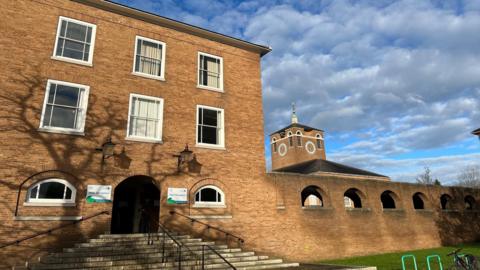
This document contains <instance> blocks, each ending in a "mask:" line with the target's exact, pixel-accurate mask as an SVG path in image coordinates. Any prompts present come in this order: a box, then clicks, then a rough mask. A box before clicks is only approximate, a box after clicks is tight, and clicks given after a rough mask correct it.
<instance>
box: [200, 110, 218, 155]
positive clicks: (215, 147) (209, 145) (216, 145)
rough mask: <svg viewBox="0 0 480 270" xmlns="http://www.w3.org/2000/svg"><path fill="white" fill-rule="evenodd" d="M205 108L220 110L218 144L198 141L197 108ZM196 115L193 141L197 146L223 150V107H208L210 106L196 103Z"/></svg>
mask: <svg viewBox="0 0 480 270" xmlns="http://www.w3.org/2000/svg"><path fill="white" fill-rule="evenodd" d="M200 108H202V109H207V110H215V111H217V112H220V115H221V116H220V123H221V126H220V128H219V129H220V132H219V133H220V134H219V138H218V140H219V144H209V143H201V142H199V141H198V125H199V120H200V119H199V115H198V109H200ZM196 111H197V112H196V113H197V117H196V122H195V142H196V145H195V146H197V147H203V148H212V149H220V150H225V111H224V109H221V108H216V107H210V106H205V105H197V109H196Z"/></svg>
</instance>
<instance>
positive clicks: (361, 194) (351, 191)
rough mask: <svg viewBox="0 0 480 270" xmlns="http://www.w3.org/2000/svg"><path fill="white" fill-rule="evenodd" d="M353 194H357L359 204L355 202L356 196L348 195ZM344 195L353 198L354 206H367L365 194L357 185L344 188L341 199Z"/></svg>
mask: <svg viewBox="0 0 480 270" xmlns="http://www.w3.org/2000/svg"><path fill="white" fill-rule="evenodd" d="M354 194H356V195H357V196H358V199H359V200H360V201H359V202H360V205H358V204H355V203H358V201H357V198H351V197H350V196H353V197H354ZM344 197H349V198H350V199H352V200H353V202H354V208H366V207H368V205H367V195H366V194H365V193H364V192H363V191H362V190H361V189H359V188H357V187H349V188H347V189H346V190H345V192H344V193H343V197H342V200H343V199H344Z"/></svg>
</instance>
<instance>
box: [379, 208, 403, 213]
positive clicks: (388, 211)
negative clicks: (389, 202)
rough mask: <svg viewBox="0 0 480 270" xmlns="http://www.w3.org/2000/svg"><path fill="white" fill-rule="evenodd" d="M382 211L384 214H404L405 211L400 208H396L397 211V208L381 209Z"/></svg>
mask: <svg viewBox="0 0 480 270" xmlns="http://www.w3.org/2000/svg"><path fill="white" fill-rule="evenodd" d="M382 211H383V212H385V213H395V212H397V213H398V212H405V210H404V209H401V208H398V209H397V208H384V209H382Z"/></svg>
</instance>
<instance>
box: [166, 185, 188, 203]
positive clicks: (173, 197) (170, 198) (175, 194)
mask: <svg viewBox="0 0 480 270" xmlns="http://www.w3.org/2000/svg"><path fill="white" fill-rule="evenodd" d="M186 203H188V192H187V189H186V188H168V194H167V204H186Z"/></svg>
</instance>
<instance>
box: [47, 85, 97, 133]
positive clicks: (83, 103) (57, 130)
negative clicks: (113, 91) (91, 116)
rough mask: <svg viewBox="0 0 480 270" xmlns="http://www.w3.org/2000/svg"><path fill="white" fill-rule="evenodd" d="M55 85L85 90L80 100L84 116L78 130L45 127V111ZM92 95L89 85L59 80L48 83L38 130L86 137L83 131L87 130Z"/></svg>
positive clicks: (81, 117)
mask: <svg viewBox="0 0 480 270" xmlns="http://www.w3.org/2000/svg"><path fill="white" fill-rule="evenodd" d="M52 83H53V84H57V85H58V84H60V85H66V86H71V87H76V88H83V95H82V97H81V100H80V108H82V115H81V116H80V122H81V123H80V128H78V129H73V128H61V127H48V126H47V127H45V126H43V118H44V116H45V109H46V107H47V103H48V95H49V94H50V87H51V85H52ZM89 93H90V86H88V85H83V84H77V83H71V82H65V81H58V80H50V79H49V80H48V81H47V86H46V89H45V98H44V99H43V107H42V114H41V116H40V125H39V127H38V129H39V130H40V131H48V132H54V133H63V134H73V135H85V134H84V133H83V131H84V130H85V119H86V118H87V110H88V96H89Z"/></svg>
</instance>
